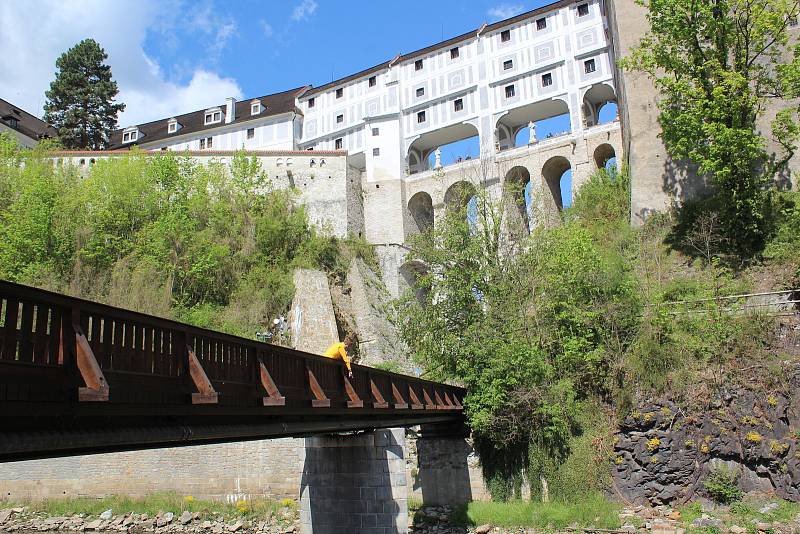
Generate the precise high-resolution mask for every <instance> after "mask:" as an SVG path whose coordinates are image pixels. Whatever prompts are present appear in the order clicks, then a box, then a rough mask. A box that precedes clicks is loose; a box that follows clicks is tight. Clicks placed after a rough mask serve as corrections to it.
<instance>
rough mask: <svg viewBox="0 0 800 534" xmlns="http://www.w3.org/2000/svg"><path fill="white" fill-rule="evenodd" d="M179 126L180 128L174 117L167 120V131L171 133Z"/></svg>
mask: <svg viewBox="0 0 800 534" xmlns="http://www.w3.org/2000/svg"><path fill="white" fill-rule="evenodd" d="M179 128H180V124H178V121H177V120H176V119H170V120H169V121H168V122H167V133H171V134H173V133H175V132H177V131H178V129H179Z"/></svg>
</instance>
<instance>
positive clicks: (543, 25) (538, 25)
mask: <svg viewBox="0 0 800 534" xmlns="http://www.w3.org/2000/svg"><path fill="white" fill-rule="evenodd" d="M545 28H547V19H546V18H541V19H539V20H537V21H536V29H537V30H539V31H542V30H544V29H545Z"/></svg>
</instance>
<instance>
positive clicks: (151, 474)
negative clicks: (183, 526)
mask: <svg viewBox="0 0 800 534" xmlns="http://www.w3.org/2000/svg"><path fill="white" fill-rule="evenodd" d="M302 445H303V441H302V440H301V439H292V438H284V439H274V440H263V441H247V442H241V443H227V444H222V445H199V446H191V447H178V448H169V449H151V450H144V451H135V452H118V453H109V454H95V455H87V456H72V457H66V458H53V459H48V460H28V461H23V462H10V463H0V496H2V498H5V499H11V500H14V499H45V498H57V497H78V496H102V495H112V494H122V495H134V496H135V495H145V494H149V493H153V492H156V491H174V492H177V493H179V494H181V495H191V496H193V497H196V498H208V499H218V500H227V501H236V500H238V499H243V498H245V499H246V498H248V497H251V496H270V497H274V498H276V499H282V498H292V499H296V498H297V495H298V488H299V487H300V476H301V473H302V469H303V464H302V458H301V449H302Z"/></svg>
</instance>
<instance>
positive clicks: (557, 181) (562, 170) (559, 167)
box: [542, 156, 572, 211]
mask: <svg viewBox="0 0 800 534" xmlns="http://www.w3.org/2000/svg"><path fill="white" fill-rule="evenodd" d="M569 170H572V164H571V163H570V161H569V160H568V159H567V158H565V157H564V156H554V157H552V158H550V159H549V160H547V161H546V162H545V164H544V165H543V166H542V180H543V181H544V185H545V186H546V188H547V189H546V191H549V192H550V198H551V199H552V200H551V201H548V202H547V203H548V204H549V205H550V207H551V208H554V209H555V210H556V211H561V210H562V209H564V202H563V197H562V195H563V193H562V187H561V182H562V180H563V178H564V175H565V174H566V172H567V171H569ZM571 194H572V192H571V191H570V195H571ZM545 196H547V195H545Z"/></svg>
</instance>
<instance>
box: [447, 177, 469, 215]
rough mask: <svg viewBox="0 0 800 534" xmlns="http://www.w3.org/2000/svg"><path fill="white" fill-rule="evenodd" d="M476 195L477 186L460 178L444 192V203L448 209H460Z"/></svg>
mask: <svg viewBox="0 0 800 534" xmlns="http://www.w3.org/2000/svg"><path fill="white" fill-rule="evenodd" d="M474 196H475V186H474V185H472V184H471V183H469V182H467V181H464V180H459V181H458V182H456V183H454V184H452V185H451V186H450V187H448V188H447V191H445V193H444V205H445V207H446V208H447V209H448V210H458V209H461V208H463V207H464V206H466V205H467V204H468V203H469V201H470V200H471V199H472V197H474Z"/></svg>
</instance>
